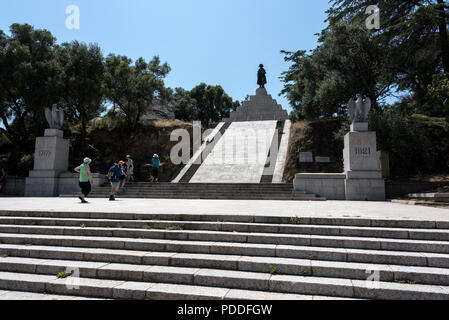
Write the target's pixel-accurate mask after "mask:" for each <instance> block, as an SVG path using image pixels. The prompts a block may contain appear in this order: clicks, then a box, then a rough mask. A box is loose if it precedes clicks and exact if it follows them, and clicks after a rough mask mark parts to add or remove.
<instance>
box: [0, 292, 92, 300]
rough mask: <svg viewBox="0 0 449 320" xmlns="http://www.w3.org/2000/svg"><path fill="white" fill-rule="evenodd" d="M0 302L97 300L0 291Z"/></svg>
mask: <svg viewBox="0 0 449 320" xmlns="http://www.w3.org/2000/svg"><path fill="white" fill-rule="evenodd" d="M0 300H1V301H4V300H8V301H11V300H20V301H27V300H31V301H39V300H63V301H67V300H97V299H95V298H87V297H77V296H62V295H56V294H45V293H34V292H24V291H9V290H6V291H5V290H0Z"/></svg>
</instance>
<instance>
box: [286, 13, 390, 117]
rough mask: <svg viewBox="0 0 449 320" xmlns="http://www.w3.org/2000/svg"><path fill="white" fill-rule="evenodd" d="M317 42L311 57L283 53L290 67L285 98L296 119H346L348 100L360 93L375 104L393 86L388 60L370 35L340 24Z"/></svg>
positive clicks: (322, 35)
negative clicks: (338, 117)
mask: <svg viewBox="0 0 449 320" xmlns="http://www.w3.org/2000/svg"><path fill="white" fill-rule="evenodd" d="M319 41H320V45H319V46H318V48H316V49H315V50H313V51H312V52H311V53H310V54H307V52H306V51H297V52H286V51H282V52H283V53H284V54H285V55H286V56H285V60H286V61H287V62H290V63H291V66H290V69H289V70H288V71H287V72H284V73H283V78H282V79H283V81H284V83H285V86H284V90H283V91H282V94H285V95H286V96H287V98H288V99H289V101H290V103H291V105H292V106H293V107H294V112H293V114H292V116H293V117H294V118H299V119H316V118H319V117H331V116H334V115H344V114H345V113H346V104H347V102H348V100H349V99H350V98H351V96H352V95H354V94H355V93H357V92H360V93H363V94H366V95H368V96H370V97H371V99H372V100H373V101H374V102H375V101H376V100H377V99H378V98H379V97H383V96H385V95H386V94H388V92H389V90H390V88H391V86H392V84H393V83H394V80H395V79H394V76H393V74H392V73H391V70H389V69H390V66H389V65H388V55H385V52H384V51H383V50H382V48H379V47H378V45H377V43H376V41H374V40H373V39H371V38H370V32H369V30H367V29H365V28H362V27H360V26H359V25H355V24H348V23H344V22H341V23H336V24H334V25H332V26H330V27H329V28H327V29H326V30H323V32H322V33H321V36H320V38H319ZM377 107H378V106H377V104H376V103H374V108H377Z"/></svg>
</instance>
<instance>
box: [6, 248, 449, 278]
mask: <svg viewBox="0 0 449 320" xmlns="http://www.w3.org/2000/svg"><path fill="white" fill-rule="evenodd" d="M3 252H5V253H3ZM6 252H7V253H6ZM0 254H2V255H3V257H2V258H0V271H16V272H37V273H40V272H39V270H40V268H44V266H43V265H45V262H49V261H50V260H43V259H52V260H51V261H50V262H49V263H51V267H49V269H51V268H52V267H54V263H55V262H56V261H59V262H60V264H59V265H58V266H57V267H54V268H59V269H61V268H67V267H72V266H73V263H74V262H73V261H75V263H76V261H84V262H86V264H84V267H85V268H87V269H89V268H90V269H92V268H100V269H101V267H102V266H103V265H105V264H116V263H119V264H128V265H130V264H134V265H136V267H135V268H134V269H135V270H141V269H142V268H139V267H137V266H142V267H145V266H154V265H156V266H171V267H197V268H212V269H223V270H234V271H247V272H260V273H275V274H283V275H300V276H304V275H307V276H314V277H334V278H344V279H357V280H366V279H367V277H368V275H369V274H371V273H374V272H377V273H378V277H379V278H378V280H379V281H385V282H394V281H409V282H413V283H417V284H433V285H446V286H449V270H448V269H445V268H434V267H432V268H430V267H414V266H400V265H386V264H370V263H363V264H362V263H351V262H336V261H320V260H307V259H293V258H275V257H250V256H229V255H212V254H186V253H173V252H151V253H149V252H142V251H140V252H139V251H119V250H106V249H96V250H91V249H84V248H64V247H62V248H60V247H45V246H40V247H36V248H29V247H21V246H14V245H0ZM446 258H447V257H446ZM63 260H66V261H63ZM41 264H42V265H41ZM38 265H40V266H38ZM78 267H80V265H78ZM80 268H81V276H89V277H95V274H96V273H95V271H92V270H90V269H89V270H86V271H83V270H84V269H83V267H80ZM92 274H93V276H92ZM97 274H98V272H97ZM125 280H127V279H125Z"/></svg>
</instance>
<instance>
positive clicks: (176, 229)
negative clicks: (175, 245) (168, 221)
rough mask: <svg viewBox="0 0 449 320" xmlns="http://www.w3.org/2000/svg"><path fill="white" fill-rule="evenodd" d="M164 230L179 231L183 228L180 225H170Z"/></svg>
mask: <svg viewBox="0 0 449 320" xmlns="http://www.w3.org/2000/svg"><path fill="white" fill-rule="evenodd" d="M165 230H167V231H181V230H183V229H182V227H181V226H171V227H167V228H165Z"/></svg>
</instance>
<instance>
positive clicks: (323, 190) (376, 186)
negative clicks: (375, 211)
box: [293, 123, 385, 201]
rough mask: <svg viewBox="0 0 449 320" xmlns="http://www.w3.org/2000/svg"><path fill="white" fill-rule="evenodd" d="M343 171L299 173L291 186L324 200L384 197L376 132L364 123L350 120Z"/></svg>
mask: <svg viewBox="0 0 449 320" xmlns="http://www.w3.org/2000/svg"><path fill="white" fill-rule="evenodd" d="M343 158H344V172H343V173H319V174H317V173H315V174H308V173H299V174H297V175H296V176H295V180H294V182H293V184H294V187H295V190H297V191H306V192H309V193H315V194H317V195H319V196H321V197H325V198H327V199H328V200H345V199H346V200H353V201H385V180H384V179H383V178H382V172H381V171H380V170H379V159H378V153H377V142H376V133H375V132H370V131H368V123H353V124H352V125H351V132H349V133H348V134H347V135H346V136H345V148H344V150H343Z"/></svg>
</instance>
